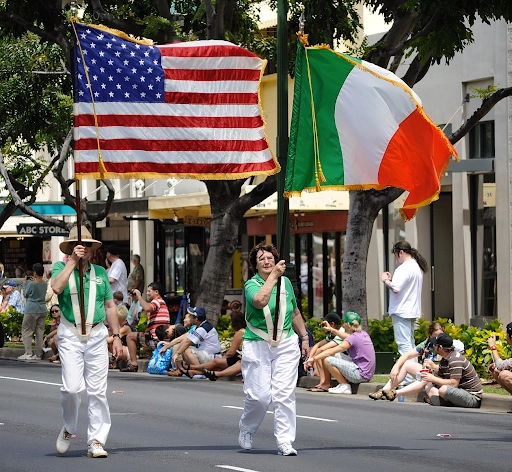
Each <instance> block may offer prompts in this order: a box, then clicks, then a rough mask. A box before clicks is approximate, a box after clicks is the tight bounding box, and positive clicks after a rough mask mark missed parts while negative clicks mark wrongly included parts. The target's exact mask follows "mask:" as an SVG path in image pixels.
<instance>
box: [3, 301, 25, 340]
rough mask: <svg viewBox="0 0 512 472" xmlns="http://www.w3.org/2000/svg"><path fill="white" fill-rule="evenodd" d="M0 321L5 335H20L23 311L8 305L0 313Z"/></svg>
mask: <svg viewBox="0 0 512 472" xmlns="http://www.w3.org/2000/svg"><path fill="white" fill-rule="evenodd" d="M0 321H1V322H2V325H3V327H4V331H5V334H6V335H7V336H11V337H20V336H21V324H22V323H23V313H20V312H18V311H16V310H15V309H14V307H13V306H11V305H9V306H8V307H7V309H6V310H5V311H3V312H1V313H0Z"/></svg>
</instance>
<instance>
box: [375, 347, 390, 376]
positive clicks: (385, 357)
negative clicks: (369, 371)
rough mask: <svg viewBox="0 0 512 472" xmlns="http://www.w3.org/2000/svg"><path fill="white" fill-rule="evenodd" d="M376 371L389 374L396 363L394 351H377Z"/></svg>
mask: <svg viewBox="0 0 512 472" xmlns="http://www.w3.org/2000/svg"><path fill="white" fill-rule="evenodd" d="M375 360H376V366H375V373H376V374H389V372H390V371H391V369H392V368H393V365H394V363H395V353H394V352H376V353H375Z"/></svg>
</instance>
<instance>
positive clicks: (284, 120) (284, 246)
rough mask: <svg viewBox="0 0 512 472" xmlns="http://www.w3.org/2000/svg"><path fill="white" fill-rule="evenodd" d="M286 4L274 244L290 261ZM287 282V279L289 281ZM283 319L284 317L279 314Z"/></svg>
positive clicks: (281, 15)
mask: <svg viewBox="0 0 512 472" xmlns="http://www.w3.org/2000/svg"><path fill="white" fill-rule="evenodd" d="M287 16H288V2H287V1H286V0H278V2H277V64H276V66H277V146H276V147H277V159H278V161H279V165H280V166H281V172H280V173H279V175H278V177H277V228H276V233H277V240H278V241H280V245H279V256H280V257H281V259H284V260H285V262H286V267H287V269H288V263H289V261H290V229H289V226H288V216H289V212H290V210H289V201H288V199H285V198H284V179H285V176H286V161H287V156H288V18H287ZM289 278H290V277H289ZM281 279H282V277H279V279H278V280H277V287H276V288H277V292H276V305H275V315H274V333H273V338H274V341H275V340H276V338H277V321H278V319H279V305H280V303H279V298H280V293H281ZM282 316H285V313H283V314H282Z"/></svg>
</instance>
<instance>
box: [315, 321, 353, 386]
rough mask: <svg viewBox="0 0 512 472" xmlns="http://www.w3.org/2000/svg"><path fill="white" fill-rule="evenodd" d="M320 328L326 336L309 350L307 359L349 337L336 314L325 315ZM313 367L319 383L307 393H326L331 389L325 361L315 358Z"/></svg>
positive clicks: (329, 375)
mask: <svg viewBox="0 0 512 472" xmlns="http://www.w3.org/2000/svg"><path fill="white" fill-rule="evenodd" d="M321 327H322V328H323V330H324V331H325V333H326V336H325V338H324V339H322V340H321V341H319V342H318V343H316V344H315V345H314V346H313V347H312V348H311V351H310V353H309V357H315V356H316V354H318V353H320V352H322V351H325V350H326V349H330V348H331V347H335V346H337V345H338V344H340V343H341V342H342V341H343V339H344V338H347V337H348V336H349V335H348V334H347V333H346V332H345V330H344V329H343V328H342V327H341V318H340V317H339V315H338V314H337V313H327V315H325V317H324V319H323V321H322V324H321ZM335 340H336V341H335ZM314 365H315V370H316V371H317V373H318V376H319V381H318V384H317V385H315V386H314V387H311V388H308V392H327V391H328V390H329V389H330V388H331V374H330V372H329V370H328V369H327V367H326V363H325V359H318V358H317V360H316V362H315V364H314Z"/></svg>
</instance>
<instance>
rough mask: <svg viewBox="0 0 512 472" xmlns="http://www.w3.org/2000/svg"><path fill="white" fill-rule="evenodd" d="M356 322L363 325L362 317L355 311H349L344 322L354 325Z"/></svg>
mask: <svg viewBox="0 0 512 472" xmlns="http://www.w3.org/2000/svg"><path fill="white" fill-rule="evenodd" d="M354 321H357V323H358V324H361V317H360V316H359V315H358V314H357V313H356V312H355V311H349V312H347V313H345V316H344V317H343V322H344V323H348V324H352V323H353V322H354Z"/></svg>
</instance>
